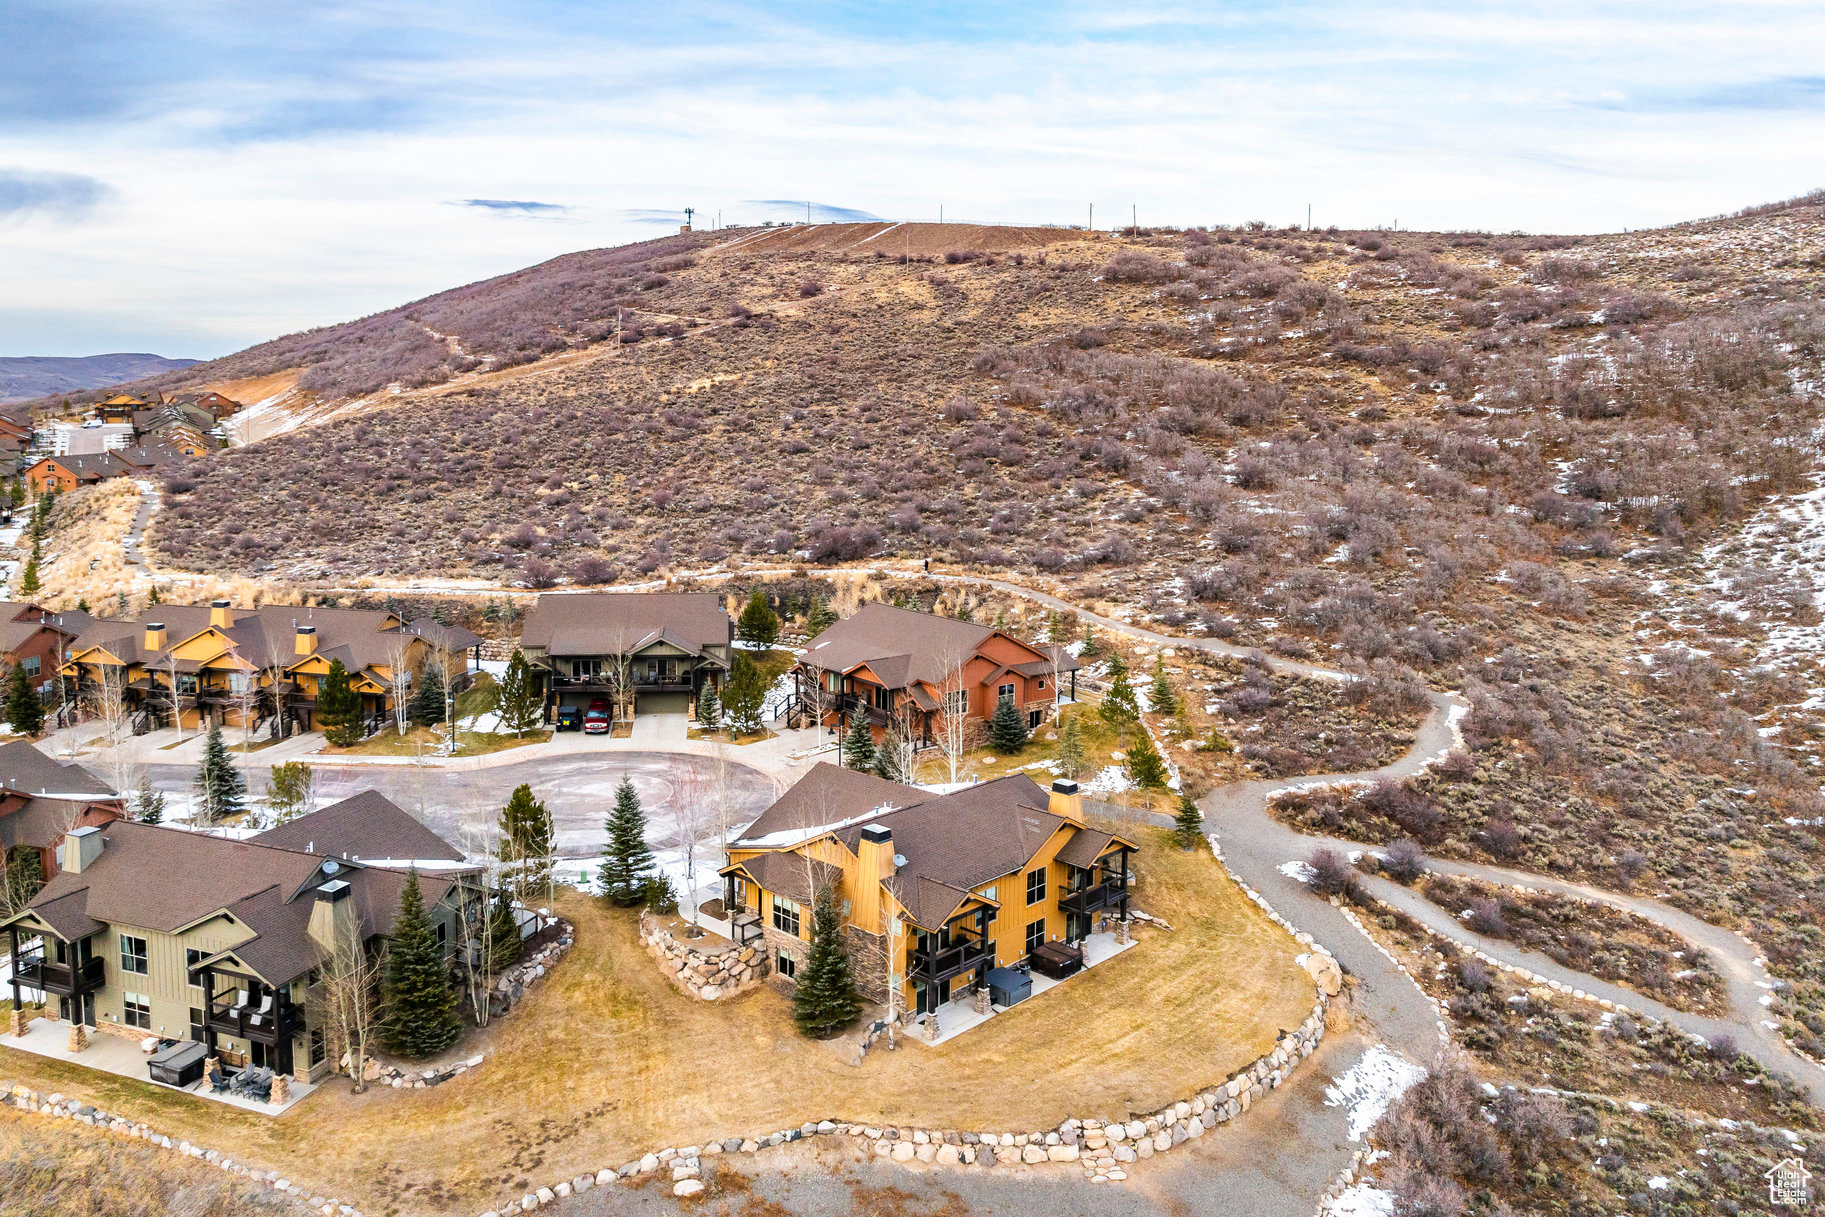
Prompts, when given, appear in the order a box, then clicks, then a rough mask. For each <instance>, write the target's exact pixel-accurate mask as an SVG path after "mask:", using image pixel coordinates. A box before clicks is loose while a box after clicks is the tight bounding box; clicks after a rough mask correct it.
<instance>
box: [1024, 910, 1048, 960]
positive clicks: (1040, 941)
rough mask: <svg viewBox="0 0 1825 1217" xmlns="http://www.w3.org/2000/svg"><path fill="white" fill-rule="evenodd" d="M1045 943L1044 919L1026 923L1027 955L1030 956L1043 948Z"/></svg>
mask: <svg viewBox="0 0 1825 1217" xmlns="http://www.w3.org/2000/svg"><path fill="white" fill-rule="evenodd" d="M1045 941H1046V919H1045V918H1044V917H1041V918H1040V919H1039V920H1038V921H1029V922H1027V954H1029V955H1031V954H1032V953H1033V952H1034V951H1037V950H1038V949H1039V948H1040V947H1042V946H1044V945H1045Z"/></svg>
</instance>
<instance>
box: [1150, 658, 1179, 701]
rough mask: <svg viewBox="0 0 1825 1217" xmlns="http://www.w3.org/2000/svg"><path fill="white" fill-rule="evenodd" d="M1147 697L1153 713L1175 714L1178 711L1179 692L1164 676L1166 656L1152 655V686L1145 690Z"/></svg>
mask: <svg viewBox="0 0 1825 1217" xmlns="http://www.w3.org/2000/svg"><path fill="white" fill-rule="evenodd" d="M1147 699H1148V700H1149V701H1151V702H1152V703H1153V712H1154V713H1155V714H1168V715H1171V714H1177V713H1178V712H1179V694H1178V691H1177V690H1176V689H1174V688H1173V687H1172V682H1171V681H1170V680H1168V679H1167V678H1166V657H1165V656H1164V655H1155V656H1154V657H1153V687H1152V688H1151V689H1149V690H1147Z"/></svg>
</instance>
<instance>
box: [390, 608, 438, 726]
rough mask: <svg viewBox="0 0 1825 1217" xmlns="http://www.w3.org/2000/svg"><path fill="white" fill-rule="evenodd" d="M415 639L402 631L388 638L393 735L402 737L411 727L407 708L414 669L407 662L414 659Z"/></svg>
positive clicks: (395, 631)
mask: <svg viewBox="0 0 1825 1217" xmlns="http://www.w3.org/2000/svg"><path fill="white" fill-rule="evenodd" d="M413 638H414V635H411V634H407V633H405V632H404V631H401V630H394V631H392V633H391V635H390V636H389V637H388V638H387V692H388V694H390V695H391V697H392V699H393V733H394V734H395V735H398V736H401V737H404V735H405V733H406V729H407V728H408V726H409V725H410V724H409V723H408V721H407V718H406V707H407V703H408V702H409V701H410V700H411V697H410V695H411V692H412V669H411V668H410V667H409V666H408V665H407V660H409V659H410V658H411V657H412V640H413ZM426 662H427V663H429V662H430V661H429V660H426Z"/></svg>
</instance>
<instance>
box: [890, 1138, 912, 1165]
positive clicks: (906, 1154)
mask: <svg viewBox="0 0 1825 1217" xmlns="http://www.w3.org/2000/svg"><path fill="white" fill-rule="evenodd" d="M916 1148H917V1146H915V1145H914V1144H913V1143H912V1142H911V1141H895V1142H894V1143H893V1160H894V1161H895V1162H911V1161H912V1159H913V1151H914V1150H915V1149H916Z"/></svg>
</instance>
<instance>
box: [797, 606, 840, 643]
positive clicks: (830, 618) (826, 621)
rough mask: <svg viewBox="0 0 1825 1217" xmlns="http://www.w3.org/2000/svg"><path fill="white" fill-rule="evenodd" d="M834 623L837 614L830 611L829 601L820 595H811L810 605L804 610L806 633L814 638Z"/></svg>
mask: <svg viewBox="0 0 1825 1217" xmlns="http://www.w3.org/2000/svg"><path fill="white" fill-rule="evenodd" d="M836 623H837V615H836V614H835V613H833V612H831V611H830V603H829V602H828V601H827V600H825V599H824V598H823V597H822V596H813V597H812V598H811V607H810V608H809V609H807V610H805V633H806V635H807V636H809V637H811V638H816V637H817V636H818V635H819V634H822V633H823V632H824V631H825V630H827V629H829V628H830V627H831V626H833V625H835V624H836Z"/></svg>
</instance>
